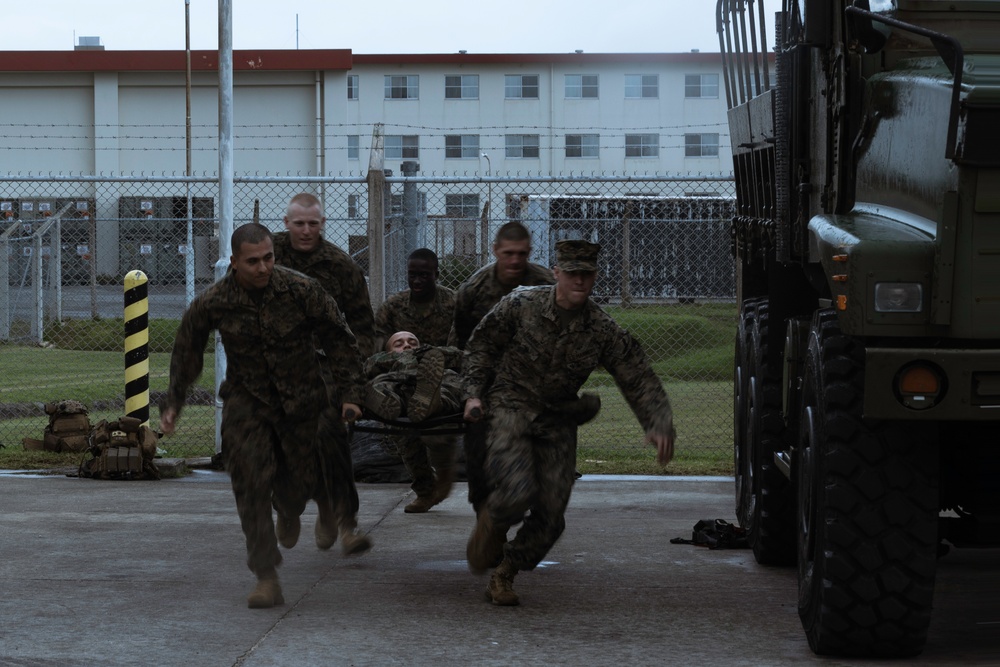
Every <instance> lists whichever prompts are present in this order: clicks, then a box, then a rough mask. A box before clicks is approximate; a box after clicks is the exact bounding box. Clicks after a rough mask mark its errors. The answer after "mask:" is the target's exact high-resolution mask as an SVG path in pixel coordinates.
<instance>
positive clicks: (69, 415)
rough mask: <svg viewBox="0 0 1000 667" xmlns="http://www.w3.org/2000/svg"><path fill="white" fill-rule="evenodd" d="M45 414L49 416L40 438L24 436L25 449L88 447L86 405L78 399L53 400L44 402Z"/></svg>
mask: <svg viewBox="0 0 1000 667" xmlns="http://www.w3.org/2000/svg"><path fill="white" fill-rule="evenodd" d="M45 414H47V415H48V416H49V423H48V426H46V427H45V432H44V435H43V436H42V439H41V440H36V439H34V438H24V439H23V440H22V442H23V444H24V448H25V449H41V450H45V451H48V452H83V451H86V449H87V447H88V443H87V439H88V438H89V436H90V430H91V427H90V417H88V416H87V406H85V405H84V404H83V403H81V402H80V401H73V400H65V401H53V402H52V403H46V404H45Z"/></svg>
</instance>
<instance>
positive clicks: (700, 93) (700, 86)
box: [684, 72, 719, 100]
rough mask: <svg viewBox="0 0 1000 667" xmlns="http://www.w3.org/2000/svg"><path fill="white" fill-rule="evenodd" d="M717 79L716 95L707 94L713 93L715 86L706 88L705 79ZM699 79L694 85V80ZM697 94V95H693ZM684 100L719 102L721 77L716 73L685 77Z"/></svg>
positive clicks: (686, 75) (687, 75)
mask: <svg viewBox="0 0 1000 667" xmlns="http://www.w3.org/2000/svg"><path fill="white" fill-rule="evenodd" d="M711 77H715V85H714V89H715V94H714V95H711V94H705V92H706V90H708V91H711V90H712V88H713V86H706V85H705V79H706V78H711ZM695 78H697V80H698V82H697V83H693V82H692V79H695ZM692 93H697V94H692ZM684 99H686V100H717V99H719V75H718V74H717V73H714V72H706V73H704V74H685V75H684Z"/></svg>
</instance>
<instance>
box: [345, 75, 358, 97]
mask: <svg viewBox="0 0 1000 667" xmlns="http://www.w3.org/2000/svg"><path fill="white" fill-rule="evenodd" d="M347 99H349V100H356V99H358V75H357V74H348V75H347Z"/></svg>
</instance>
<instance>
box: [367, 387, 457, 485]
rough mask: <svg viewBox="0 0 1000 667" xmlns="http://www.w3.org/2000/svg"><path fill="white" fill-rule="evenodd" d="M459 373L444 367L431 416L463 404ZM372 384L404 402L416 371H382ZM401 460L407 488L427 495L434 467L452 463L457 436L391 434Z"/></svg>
mask: <svg viewBox="0 0 1000 667" xmlns="http://www.w3.org/2000/svg"><path fill="white" fill-rule="evenodd" d="M461 382H462V380H461V376H459V375H458V373H456V372H455V371H452V370H446V371H445V374H444V378H443V379H442V380H441V408H440V409H439V410H438V411H437V412H436V413H435V414H434V415H432V416H435V417H438V416H443V415H451V414H455V413H458V412H461V411H462V410H463V409H464V407H465V405H464V403H463V401H462V384H461ZM372 384H373V385H375V386H377V387H378V388H380V389H382V390H383V391H389V392H393V393H395V394H396V395H397V396H399V397H400V398H401V399H402V400H403V403H404V405H406V404H407V402H408V401H409V399H410V397H411V396H412V395H413V390H414V388H415V387H416V384H417V382H416V372H415V371H393V372H391V373H383V374H381V375H379V376H377V377H376V378H375V379H374V380H372ZM390 439H391V440H392V442H393V444H394V445H395V446H396V451H397V452H399V457H400V458H401V459H402V460H403V465H405V466H406V470H407V472H409V473H410V477H411V478H412V479H413V483H412V484H411V485H410V488H411V489H413V491H414V492H415V493H416V494H417V495H418V496H428V495H430V494H431V490H432V489H433V488H434V478H435V475H434V471H435V470H436V471H438V473H439V474H440V471H442V470H450V469H451V468H454V467H455V459H456V454H457V443H458V436H455V435H430V434H429V433H428V434H413V435H405V436H392V437H391V438H390Z"/></svg>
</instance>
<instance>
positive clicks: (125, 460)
mask: <svg viewBox="0 0 1000 667" xmlns="http://www.w3.org/2000/svg"><path fill="white" fill-rule="evenodd" d="M157 440H158V437H157V435H156V432H155V431H153V430H152V429H151V428H149V427H148V426H146V425H145V424H143V423H142V422H141V421H139V420H138V419H136V418H135V417H121V418H119V419H118V420H117V421H112V422H109V421H107V420H106V419H102V420H101V421H99V422H98V423H97V425H96V426H94V428H93V429H92V430H91V432H90V445H89V447H88V449H87V452H88V453H89V454H90V458H89V459H84V460H83V461H81V462H80V470H79V474H80V477H93V478H95V479H160V471H159V470H157V468H156V464H155V463H153V459H154V458H155V457H156V442H157Z"/></svg>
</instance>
